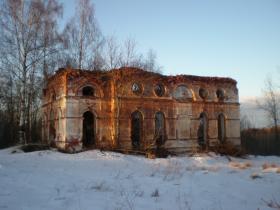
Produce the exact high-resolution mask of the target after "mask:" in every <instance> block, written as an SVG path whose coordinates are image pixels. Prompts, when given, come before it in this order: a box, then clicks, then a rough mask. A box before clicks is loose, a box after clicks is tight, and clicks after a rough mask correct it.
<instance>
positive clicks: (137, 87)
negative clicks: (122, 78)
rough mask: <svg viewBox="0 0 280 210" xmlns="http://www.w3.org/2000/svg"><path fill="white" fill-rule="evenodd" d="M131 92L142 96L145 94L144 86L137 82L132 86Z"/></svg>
mask: <svg viewBox="0 0 280 210" xmlns="http://www.w3.org/2000/svg"><path fill="white" fill-rule="evenodd" d="M131 90H132V92H133V93H134V94H135V95H140V94H141V93H142V92H143V88H142V85H140V84H139V83H136V82H135V83H133V84H132V86H131Z"/></svg>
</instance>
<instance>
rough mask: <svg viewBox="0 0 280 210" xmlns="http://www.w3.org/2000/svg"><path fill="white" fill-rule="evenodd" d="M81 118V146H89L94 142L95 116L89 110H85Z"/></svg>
mask: <svg viewBox="0 0 280 210" xmlns="http://www.w3.org/2000/svg"><path fill="white" fill-rule="evenodd" d="M83 118H84V119H83V137H82V141H83V147H89V146H92V145H94V143H95V117H94V115H93V114H92V113H91V112H90V111H87V112H85V113H84V115H83Z"/></svg>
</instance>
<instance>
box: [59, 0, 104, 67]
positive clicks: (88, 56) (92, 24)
mask: <svg viewBox="0 0 280 210" xmlns="http://www.w3.org/2000/svg"><path fill="white" fill-rule="evenodd" d="M63 34H64V35H65V36H64V41H65V47H66V54H67V57H68V59H70V60H71V62H72V65H74V66H75V67H77V68H79V69H89V68H90V67H92V64H94V63H96V62H94V53H95V52H96V48H99V47H100V46H99V45H100V44H101V43H102V36H101V32H100V30H99V27H98V24H97V20H96V18H95V11H94V5H93V4H92V3H91V2H90V1H89V0H79V1H77V6H76V13H75V15H74V17H73V18H71V19H70V21H69V22H68V23H67V24H66V27H65V29H64V33H63Z"/></svg>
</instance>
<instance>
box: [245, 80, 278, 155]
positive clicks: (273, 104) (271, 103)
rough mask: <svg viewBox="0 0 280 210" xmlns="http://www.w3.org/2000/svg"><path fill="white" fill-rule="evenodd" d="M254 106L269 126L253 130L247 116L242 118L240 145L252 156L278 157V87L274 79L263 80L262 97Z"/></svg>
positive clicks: (252, 124)
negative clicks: (265, 117)
mask: <svg viewBox="0 0 280 210" xmlns="http://www.w3.org/2000/svg"><path fill="white" fill-rule="evenodd" d="M255 104H256V107H257V108H259V109H261V110H263V111H264V112H265V113H266V116H267V119H268V121H269V124H268V125H267V127H266V128H255V126H254V123H253V122H252V120H251V119H250V118H249V117H248V116H247V115H244V116H242V117H241V121H240V123H241V141H242V145H243V146H244V148H245V149H246V150H247V151H248V152H249V153H252V154H262V155H280V128H279V124H280V86H279V83H277V82H276V81H275V78H272V76H268V77H267V78H266V79H265V81H264V88H263V94H262V97H261V99H258V100H256V103H255Z"/></svg>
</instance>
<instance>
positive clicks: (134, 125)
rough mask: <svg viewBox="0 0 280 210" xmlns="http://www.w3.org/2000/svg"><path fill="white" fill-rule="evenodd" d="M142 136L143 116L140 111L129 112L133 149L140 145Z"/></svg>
mask: <svg viewBox="0 0 280 210" xmlns="http://www.w3.org/2000/svg"><path fill="white" fill-rule="evenodd" d="M142 137H143V116H142V114H141V112H139V111H135V112H133V113H132V114H131V144H132V147H133V149H139V148H140V147H141V143H142Z"/></svg>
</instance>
